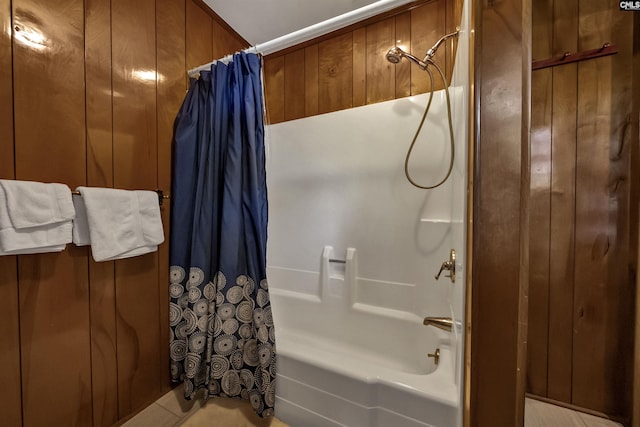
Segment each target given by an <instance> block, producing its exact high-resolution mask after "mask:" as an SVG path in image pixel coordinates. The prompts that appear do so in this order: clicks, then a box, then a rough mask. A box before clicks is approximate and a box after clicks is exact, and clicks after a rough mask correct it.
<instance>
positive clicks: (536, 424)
mask: <svg viewBox="0 0 640 427" xmlns="http://www.w3.org/2000/svg"><path fill="white" fill-rule="evenodd" d="M524 425H525V427H622V424H618V423H616V422H614V421H610V420H605V419H603V418H599V417H596V416H593V415H589V414H584V413H582V412H577V411H572V410H571V409H567V408H562V407H560V406H556V405H550V404H548V403H545V402H541V401H539V400H534V399H528V398H527V399H526V400H525V409H524Z"/></svg>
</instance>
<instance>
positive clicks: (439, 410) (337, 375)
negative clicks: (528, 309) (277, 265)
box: [270, 287, 459, 427]
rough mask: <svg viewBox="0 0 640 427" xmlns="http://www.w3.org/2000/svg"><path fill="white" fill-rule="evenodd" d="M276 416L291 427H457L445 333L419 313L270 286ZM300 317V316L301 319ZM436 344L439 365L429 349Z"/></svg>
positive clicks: (449, 347)
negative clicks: (364, 306) (355, 304)
mask: <svg viewBox="0 0 640 427" xmlns="http://www.w3.org/2000/svg"><path fill="white" fill-rule="evenodd" d="M270 295H271V304H272V307H273V313H274V322H275V325H276V327H277V336H276V340H277V351H278V366H277V368H278V374H277V375H278V380H277V381H278V383H277V384H278V385H277V390H276V408H277V409H276V411H277V416H278V417H279V418H280V419H281V420H283V421H285V422H287V423H289V425H291V427H329V426H331V427H333V426H348V427H390V426H393V427H423V426H437V427H445V426H454V425H455V420H456V416H457V411H458V407H459V402H458V400H459V399H458V395H459V392H458V388H457V386H456V384H455V381H454V372H455V371H454V367H453V361H454V360H455V357H454V355H453V354H452V348H454V347H453V346H452V345H451V340H450V339H449V335H450V334H449V333H447V332H443V331H440V330H438V329H435V328H433V327H425V326H423V325H422V322H421V319H417V318H415V319H414V318H411V317H410V316H406V319H402V318H401V317H402V316H397V314H399V313H395V314H396V316H389V314H391V313H384V310H383V311H381V312H378V313H376V310H375V308H373V307H369V310H368V311H363V310H362V309H359V308H357V307H356V308H348V307H347V306H345V305H343V304H342V308H339V307H337V305H339V304H340V301H338V300H335V301H331V300H329V301H324V302H323V301H320V300H318V299H314V298H309V297H308V296H306V295H303V294H297V295H296V293H295V292H291V291H286V290H279V289H276V288H274V287H271V289H270ZM299 319H305V321H304V322H300V321H299ZM436 348H439V349H440V362H439V364H438V365H437V366H436V365H435V364H434V362H433V359H431V358H427V353H433V352H434V350H435V349H436Z"/></svg>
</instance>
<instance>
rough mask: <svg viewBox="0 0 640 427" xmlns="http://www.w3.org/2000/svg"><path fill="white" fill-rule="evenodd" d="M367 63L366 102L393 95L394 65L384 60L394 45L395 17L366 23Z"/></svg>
mask: <svg viewBox="0 0 640 427" xmlns="http://www.w3.org/2000/svg"><path fill="white" fill-rule="evenodd" d="M366 29H367V46H366V63H367V77H368V78H367V85H366V86H367V96H366V102H367V104H373V103H375V102H381V101H387V100H389V99H393V98H394V97H395V87H396V80H395V65H393V64H391V63H390V62H389V61H387V60H386V58H385V54H386V53H387V51H388V50H389V48H390V47H392V46H394V45H395V32H396V29H395V19H394V18H387V19H385V20H383V21H380V22H377V23H375V24H371V25H368V26H367V27H366Z"/></svg>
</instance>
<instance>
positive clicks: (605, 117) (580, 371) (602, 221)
mask: <svg viewBox="0 0 640 427" xmlns="http://www.w3.org/2000/svg"><path fill="white" fill-rule="evenodd" d="M533 12H534V14H533V31H534V37H533V40H534V42H533V57H534V58H535V59H545V58H549V57H553V56H558V55H562V53H564V52H566V51H571V52H577V51H581V50H588V49H594V48H598V47H600V46H602V44H603V43H605V42H611V43H614V44H616V45H618V47H619V49H620V52H619V53H618V54H617V55H614V56H609V57H604V58H598V59H592V60H588V61H584V62H580V63H573V64H567V65H562V66H557V67H553V68H547V69H542V70H537V71H534V72H533V76H532V107H533V109H532V129H531V136H532V141H531V157H532V181H531V235H532V236H535V237H534V238H532V239H531V245H530V251H531V271H530V295H529V304H530V310H529V311H530V317H529V341H528V342H529V349H528V355H529V357H528V373H527V383H528V384H527V386H528V391H529V392H530V393H533V394H535V395H538V396H541V397H547V398H550V399H553V400H556V401H560V402H565V403H569V404H573V405H576V406H580V407H583V408H587V409H591V410H595V411H599V412H603V413H606V414H608V415H612V416H617V417H620V418H622V419H628V418H629V417H630V415H631V400H630V399H631V387H632V377H633V365H632V360H633V359H632V355H633V327H632V325H633V318H634V317H633V316H634V298H633V296H634V292H635V284H634V277H635V271H636V268H637V265H636V257H635V254H636V252H635V245H637V241H635V240H636V237H634V236H637V230H634V229H636V228H637V224H636V223H635V222H636V221H637V219H635V220H634V219H633V218H634V216H633V215H631V212H632V210H634V209H635V208H634V205H635V204H637V203H638V200H637V194H636V195H635V196H633V197H634V198H635V199H632V194H633V191H632V186H633V185H635V184H634V183H635V182H636V181H637V179H638V174H637V165H636V164H634V163H633V162H631V158H632V155H633V150H636V149H637V144H638V135H637V131H636V132H632V129H634V127H635V128H636V129H637V125H634V121H637V112H636V113H635V114H636V116H633V115H632V112H633V110H632V82H633V78H636V79H637V78H638V77H637V74H636V75H635V77H634V73H633V71H632V70H633V67H632V65H633V55H634V48H635V50H636V52H637V49H638V48H639V47H640V40H638V39H636V40H635V46H634V35H633V13H629V12H623V11H620V10H619V8H618V4H617V3H612V2H602V1H598V0H562V1H560V0H546V1H540V2H534V9H533ZM636 55H637V53H636ZM636 73H637V71H636ZM636 84H637V83H636ZM632 247H633V248H634V249H631V248H632Z"/></svg>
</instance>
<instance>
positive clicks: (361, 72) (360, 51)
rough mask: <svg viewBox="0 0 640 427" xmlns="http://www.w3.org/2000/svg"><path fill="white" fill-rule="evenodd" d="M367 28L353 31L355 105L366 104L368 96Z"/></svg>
mask: <svg viewBox="0 0 640 427" xmlns="http://www.w3.org/2000/svg"><path fill="white" fill-rule="evenodd" d="M366 52H367V29H366V28H358V29H357V30H354V31H353V106H354V107H360V106H362V105H364V104H365V102H366V97H367V55H366Z"/></svg>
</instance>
